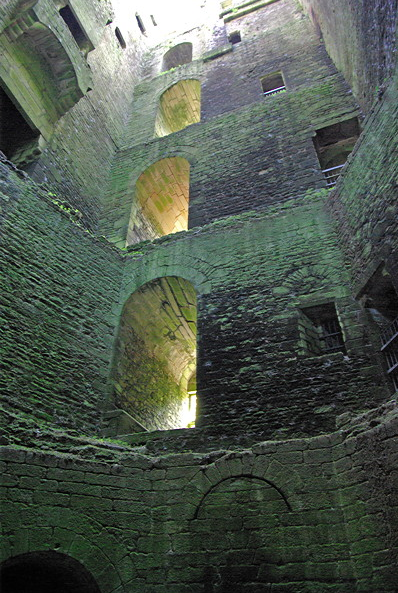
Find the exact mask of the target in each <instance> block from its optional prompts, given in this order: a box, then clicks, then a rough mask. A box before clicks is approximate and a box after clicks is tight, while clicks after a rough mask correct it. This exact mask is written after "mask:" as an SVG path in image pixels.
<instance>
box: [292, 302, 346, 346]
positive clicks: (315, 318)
mask: <svg viewBox="0 0 398 593" xmlns="http://www.w3.org/2000/svg"><path fill="white" fill-rule="evenodd" d="M299 333H300V342H301V345H302V346H303V347H304V351H305V352H306V353H308V354H312V355H314V356H320V355H322V354H327V353H331V352H343V353H345V352H346V348H345V344H344V338H343V332H342V330H341V326H340V322H339V319H338V317H337V312H336V308H335V306H334V303H325V304H323V305H316V306H314V307H306V308H304V309H301V310H300V316H299Z"/></svg>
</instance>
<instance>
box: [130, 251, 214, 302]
mask: <svg viewBox="0 0 398 593" xmlns="http://www.w3.org/2000/svg"><path fill="white" fill-rule="evenodd" d="M171 247H172V252H171V253H170V256H169V257H167V256H166V255H165V254H163V256H162V258H161V259H160V260H159V259H158V253H154V252H150V253H148V254H147V255H146V256H145V258H141V259H140V260H139V262H137V261H135V260H132V261H131V264H132V267H131V271H130V270H129V266H128V263H127V269H126V276H127V277H129V276H130V277H131V280H129V281H128V282H127V283H126V286H125V288H124V290H123V299H124V301H126V300H127V299H128V298H129V296H130V295H131V294H133V292H135V291H136V290H138V289H139V288H141V286H143V285H144V284H146V283H147V282H151V281H152V280H156V279H157V278H161V277H163V276H178V277H179V278H183V279H184V280H187V281H188V282H190V283H191V284H192V286H193V287H194V288H195V290H196V292H197V294H207V293H209V292H210V291H211V278H210V276H209V273H208V268H209V264H208V262H207V261H205V260H202V259H200V258H199V257H197V256H195V255H191V254H189V253H188V254H187V253H183V252H182V253H181V251H183V246H182V245H181V246H180V245H179V244H178V243H173V245H172V246H171ZM175 250H179V252H178V255H177V254H176V253H175ZM187 251H189V246H188V249H187Z"/></svg>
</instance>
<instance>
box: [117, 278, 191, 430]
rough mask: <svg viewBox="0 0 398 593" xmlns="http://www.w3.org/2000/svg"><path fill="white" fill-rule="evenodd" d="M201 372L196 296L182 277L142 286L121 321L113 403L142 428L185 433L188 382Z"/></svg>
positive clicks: (128, 303) (127, 306) (128, 300)
mask: <svg viewBox="0 0 398 593" xmlns="http://www.w3.org/2000/svg"><path fill="white" fill-rule="evenodd" d="M195 367H196V291H195V289H194V287H193V286H192V284H191V283H190V282H189V281H187V280H185V279H184V278H181V277H176V276H163V277H157V278H156V279H154V280H152V281H150V282H147V283H145V284H143V285H141V286H140V288H138V289H137V290H135V291H134V292H133V294H131V296H130V297H129V298H128V299H127V301H126V303H125V305H124V307H123V311H122V315H121V318H120V324H119V331H118V337H117V340H116V348H115V356H114V363H113V372H112V383H113V390H114V393H113V399H114V403H115V405H116V407H117V408H119V409H122V410H124V411H125V412H126V413H127V414H129V416H130V417H131V418H132V420H133V421H134V422H135V424H136V425H137V427H138V428H137V430H138V431H139V430H140V428H141V429H143V430H145V429H147V430H162V429H173V428H184V427H187V426H188V425H189V424H192V422H193V421H194V418H190V419H188V420H187V419H186V417H185V414H186V411H187V403H188V402H187V399H189V398H188V393H187V385H188V380H187V377H188V376H189V375H190V374H192V372H193V371H194V369H195Z"/></svg>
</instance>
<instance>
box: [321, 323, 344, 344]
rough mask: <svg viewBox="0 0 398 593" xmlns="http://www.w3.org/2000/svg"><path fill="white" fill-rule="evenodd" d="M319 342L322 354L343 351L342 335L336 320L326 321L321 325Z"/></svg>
mask: <svg viewBox="0 0 398 593" xmlns="http://www.w3.org/2000/svg"><path fill="white" fill-rule="evenodd" d="M320 341H321V347H322V350H323V352H341V351H345V346H344V340H343V335H342V333H341V329H340V325H339V322H338V320H337V319H327V320H325V321H323V322H322V323H321V337H320Z"/></svg>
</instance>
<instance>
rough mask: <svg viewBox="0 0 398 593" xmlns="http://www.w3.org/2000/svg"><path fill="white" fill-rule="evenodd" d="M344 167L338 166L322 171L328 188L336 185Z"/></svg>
mask: <svg viewBox="0 0 398 593" xmlns="http://www.w3.org/2000/svg"><path fill="white" fill-rule="evenodd" d="M343 167H344V164H343V165H337V167H331V168H330V169H322V173H323V174H324V176H325V179H326V184H327V186H328V187H333V186H334V185H336V181H337V179H338V178H339V175H340V171H341V169H342V168H343Z"/></svg>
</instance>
